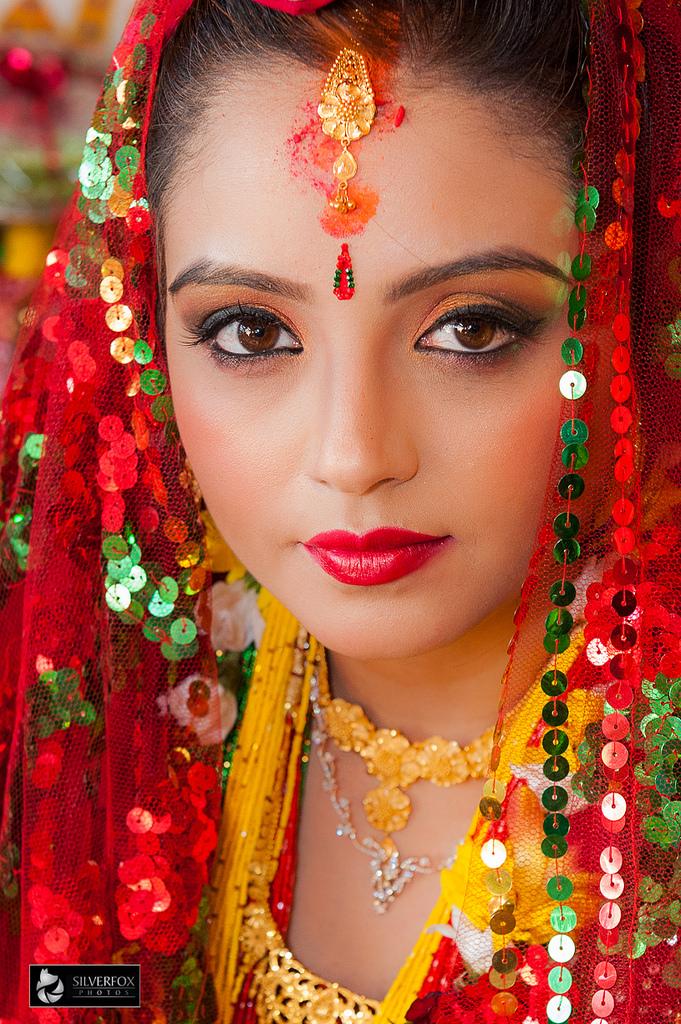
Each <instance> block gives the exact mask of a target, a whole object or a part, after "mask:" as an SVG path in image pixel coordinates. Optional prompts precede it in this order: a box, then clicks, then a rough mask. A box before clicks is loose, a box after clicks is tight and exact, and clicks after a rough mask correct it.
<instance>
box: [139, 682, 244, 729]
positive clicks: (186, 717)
mask: <svg viewBox="0 0 681 1024" xmlns="http://www.w3.org/2000/svg"><path fill="white" fill-rule="evenodd" d="M197 681H201V682H203V683H205V685H206V687H207V688H208V694H207V695H206V700H207V701H208V709H207V711H206V714H205V715H197V714H194V713H193V712H192V710H191V708H190V707H189V706H188V703H187V702H188V700H189V698H190V695H191V694H190V688H191V685H192V683H194V682H197ZM156 702H157V704H158V706H159V708H160V711H161V714H162V715H165V714H167V712H168V711H170V713H171V714H172V715H173V717H174V718H175V720H176V721H177V723H178V725H181V726H190V727H191V728H192V729H193V730H194V732H195V733H196V735H197V737H198V740H199V743H200V744H201V746H203V747H206V746H209V745H210V744H211V743H222V741H223V740H224V738H225V736H226V735H227V733H228V732H229V731H230V729H231V728H232V726H233V725H234V722H235V721H236V715H237V703H236V698H235V696H234V694H233V693H232V692H231V690H227V689H226V688H225V687H224V686H222V685H221V684H220V683H215V682H212V681H211V680H210V679H206V678H204V676H202V675H200V674H198V673H195V674H194V675H192V676H187V678H186V679H183V680H182V682H181V683H178V684H177V686H173V688H172V689H171V690H168V692H167V693H163V694H161V695H160V696H159V697H157V698H156Z"/></svg>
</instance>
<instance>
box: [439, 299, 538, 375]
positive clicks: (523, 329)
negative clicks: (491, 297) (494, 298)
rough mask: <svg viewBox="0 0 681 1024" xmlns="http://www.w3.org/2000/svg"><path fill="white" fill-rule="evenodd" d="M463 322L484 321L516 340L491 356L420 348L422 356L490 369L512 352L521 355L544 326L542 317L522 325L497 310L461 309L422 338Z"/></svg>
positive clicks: (493, 308) (473, 307)
mask: <svg viewBox="0 0 681 1024" xmlns="http://www.w3.org/2000/svg"><path fill="white" fill-rule="evenodd" d="M460 320H482V321H484V322H485V323H490V324H493V325H494V326H495V327H501V328H504V329H505V330H507V331H508V332H509V333H510V334H512V335H513V336H514V339H513V341H511V342H509V343H508V344H506V345H499V346H498V347H497V348H494V349H490V350H489V351H488V352H476V351H474V350H473V349H471V350H470V351H469V352H457V351H456V350H455V349H445V348H438V347H437V346H436V345H432V346H424V347H422V348H419V352H427V353H428V354H429V355H437V356H440V357H441V358H444V359H459V360H460V361H462V362H467V363H471V362H474V363H476V364H480V365H485V364H486V365H490V364H492V363H494V362H498V361H499V360H500V359H502V358H503V357H504V356H506V355H508V354H509V350H513V351H518V349H522V348H525V347H526V345H528V344H529V342H530V341H531V340H532V338H533V337H534V336H535V335H536V334H538V333H539V331H540V330H541V328H542V327H543V326H544V323H545V319H544V318H543V317H527V318H525V319H524V320H522V321H520V322H518V321H516V320H512V319H511V318H510V317H505V316H502V315H500V310H499V308H498V306H485V305H478V306H459V307H458V308H457V309H452V310H449V311H448V312H447V313H444V314H443V315H442V316H441V317H440V318H439V319H438V320H436V321H435V323H434V324H432V325H431V326H430V327H429V328H428V330H427V331H426V332H425V333H424V334H422V335H421V338H424V337H426V336H427V335H428V334H430V333H431V332H432V331H435V330H437V328H438V327H444V326H445V325H447V324H451V323H456V322H458V321H460ZM419 340H420V339H419Z"/></svg>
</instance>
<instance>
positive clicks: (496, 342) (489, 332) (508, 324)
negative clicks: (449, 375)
mask: <svg viewBox="0 0 681 1024" xmlns="http://www.w3.org/2000/svg"><path fill="white" fill-rule="evenodd" d="M540 322H541V321H539V320H529V319H528V320H526V321H525V322H523V323H517V322H513V321H511V319H510V318H508V319H507V318H505V317H502V315H501V313H500V311H499V310H494V309H481V308H479V307H478V308H476V309H466V310H461V309H458V310H455V311H453V312H450V313H446V314H445V315H444V316H442V317H441V318H440V319H439V320H438V321H437V322H436V323H435V324H434V325H433V326H432V327H431V328H430V330H429V331H427V332H426V333H425V334H423V335H421V337H420V338H419V348H426V349H438V350H445V351H448V352H453V353H455V354H458V355H463V356H466V357H469V358H476V357H478V358H484V359H488V360H489V359H490V358H497V355H500V354H501V352H502V350H504V349H507V348H511V347H512V348H513V349H514V350H515V349H517V348H518V347H522V345H523V344H524V343H525V342H526V341H527V340H528V339H529V337H530V336H531V334H532V333H533V332H534V331H536V329H537V327H538V326H539V324H540ZM426 339H428V340H426Z"/></svg>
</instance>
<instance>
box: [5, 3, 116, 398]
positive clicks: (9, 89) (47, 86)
mask: <svg viewBox="0 0 681 1024" xmlns="http://www.w3.org/2000/svg"><path fill="white" fill-rule="evenodd" d="M131 7H132V0H0V392H1V391H2V388H3V386H4V382H5V379H6V375H7V370H8V368H9V363H10V360H11V356H12V350H13V346H14V341H15V338H16V335H17V331H18V328H19V324H20V322H21V317H22V313H23V310H24V309H25V307H26V303H27V301H28V298H29V297H30V294H31V290H32V288H33V285H34V283H35V281H36V278H37V276H38V275H39V273H40V271H41V268H42V266H43V264H44V261H45V255H46V254H47V252H48V250H49V248H50V243H51V240H52V236H53V233H54V230H55V227H56V225H57V221H58V220H59V215H60V213H61V210H62V209H63V207H64V205H65V203H66V202H67V200H68V198H69V195H70V193H71V189H72V186H73V182H74V181H75V179H76V175H77V171H78V164H79V162H80V158H81V156H82V152H83V144H84V135H85V132H86V131H87V128H88V125H89V124H90V117H91V115H92V111H93V109H94V106H95V103H96V101H97V94H98V91H99V86H100V82H101V78H102V76H103V74H104V71H105V70H106V66H107V63H108V61H109V57H110V55H111V52H112V50H113V48H114V46H115V44H116V42H117V40H118V36H119V35H120V33H121V31H122V28H123V25H124V24H125V21H126V19H127V17H128V14H129V13H130V9H131Z"/></svg>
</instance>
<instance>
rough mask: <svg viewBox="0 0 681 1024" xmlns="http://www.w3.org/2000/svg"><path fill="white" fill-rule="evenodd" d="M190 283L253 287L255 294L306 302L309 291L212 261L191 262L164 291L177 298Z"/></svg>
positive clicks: (309, 295)
mask: <svg viewBox="0 0 681 1024" xmlns="http://www.w3.org/2000/svg"><path fill="white" fill-rule="evenodd" d="M190 284H199V285H209V286H210V285H212V286H213V287H223V288H224V287H225V285H238V286H240V287H241V288H253V289H255V291H259V292H270V293H271V294H273V295H283V296H284V297H285V298H287V299H291V300H292V301H293V302H309V301H310V299H311V298H312V291H311V289H310V288H308V286H307V285H303V284H299V283H298V282H297V281H289V280H288V279H287V278H285V277H272V276H270V275H269V274H261V273H260V272H259V271H257V270H248V269H247V268H246V267H233V266H226V265H222V264H217V263H213V261H212V260H199V262H198V263H192V264H191V266H189V267H187V268H186V269H185V270H183V271H181V272H180V273H179V274H178V275H177V277H176V278H175V280H174V281H173V283H172V284H171V285H170V287H169V288H168V291H169V292H170V294H171V295H177V293H178V292H179V291H181V290H182V288H186V287H187V285H190Z"/></svg>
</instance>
